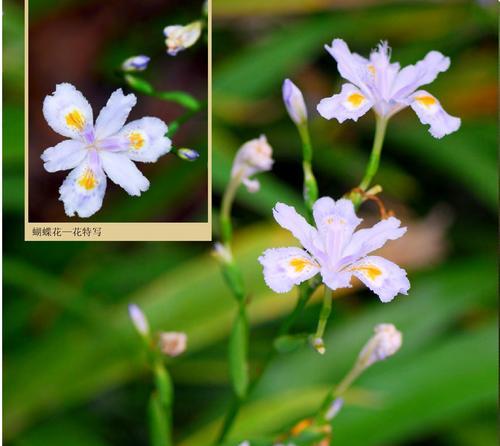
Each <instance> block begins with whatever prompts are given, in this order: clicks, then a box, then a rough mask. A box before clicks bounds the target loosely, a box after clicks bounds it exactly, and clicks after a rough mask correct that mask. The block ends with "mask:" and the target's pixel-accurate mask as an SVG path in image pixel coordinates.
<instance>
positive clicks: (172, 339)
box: [158, 331, 187, 356]
mask: <svg viewBox="0 0 500 446" xmlns="http://www.w3.org/2000/svg"><path fill="white" fill-rule="evenodd" d="M159 336H160V339H159V342H158V345H159V347H160V350H161V351H162V353H164V354H165V355H167V356H179V355H180V354H182V353H184V352H185V351H186V347H187V335H186V333H181V332H177V331H168V332H162V333H160V335H159Z"/></svg>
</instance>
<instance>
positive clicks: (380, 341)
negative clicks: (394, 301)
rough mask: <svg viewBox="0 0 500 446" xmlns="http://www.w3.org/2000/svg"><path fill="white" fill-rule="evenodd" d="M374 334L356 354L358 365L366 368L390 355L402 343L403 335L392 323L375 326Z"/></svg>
mask: <svg viewBox="0 0 500 446" xmlns="http://www.w3.org/2000/svg"><path fill="white" fill-rule="evenodd" d="M374 332H375V334H374V335H373V336H372V338H371V339H370V340H369V341H368V342H367V343H366V345H365V346H364V347H363V349H362V350H361V352H360V354H359V356H358V366H359V367H362V368H366V367H369V366H371V365H372V364H374V363H375V362H378V361H383V360H384V359H386V358H388V357H389V356H392V355H393V354H394V353H396V352H397V351H398V350H399V349H400V347H401V344H402V343H403V335H402V334H401V332H400V331H398V330H397V329H396V327H395V326H394V325H393V324H379V325H376V326H375V329H374Z"/></svg>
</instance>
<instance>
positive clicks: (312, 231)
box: [273, 203, 319, 255]
mask: <svg viewBox="0 0 500 446" xmlns="http://www.w3.org/2000/svg"><path fill="white" fill-rule="evenodd" d="M273 216H274V219H275V220H276V221H277V222H278V224H279V225H280V226H281V227H282V228H285V229H287V230H289V231H290V232H291V233H292V234H293V236H294V237H295V238H296V239H297V240H298V241H299V242H300V243H301V244H302V246H303V247H304V248H305V249H307V250H308V251H309V252H310V253H311V254H313V255H317V254H319V253H318V247H317V246H315V240H317V238H318V231H316V228H314V227H312V226H311V225H310V224H309V223H307V221H306V219H305V218H304V217H302V215H300V214H299V213H298V212H297V211H296V210H295V208H294V207H293V206H288V205H286V204H283V203H276V206H274V209H273Z"/></svg>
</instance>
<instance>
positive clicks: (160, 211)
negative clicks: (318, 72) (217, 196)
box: [26, 0, 210, 239]
mask: <svg viewBox="0 0 500 446" xmlns="http://www.w3.org/2000/svg"><path fill="white" fill-rule="evenodd" d="M26 6H27V7H28V8H29V9H28V11H29V13H28V19H29V23H28V32H27V49H28V50H27V60H26V63H27V67H28V69H27V73H26V74H27V78H26V88H27V90H26V91H27V95H26V109H27V112H28V114H27V117H26V119H27V123H26V124H27V129H26V132H27V133H26V135H27V144H26V155H27V156H26V163H27V169H28V176H27V179H26V180H27V201H28V203H27V209H28V222H29V223H36V224H37V225H38V226H39V227H38V230H39V231H40V230H41V231H43V227H44V226H45V224H47V223H89V222H91V223H184V222H208V220H209V189H210V183H209V157H210V152H209V137H208V136H209V133H208V132H209V129H208V115H209V113H208V99H209V51H208V28H209V23H208V21H209V20H208V14H209V4H208V3H207V2H205V3H203V2H202V1H201V0H197V1H194V0H193V1H187V2H180V1H148V2H139V1H135V0H127V1H124V2H115V1H111V2H68V3H65V4H58V3H43V2H36V1H35V2H27V3H26ZM65 229H66V228H65ZM36 231H37V228H36V226H32V228H31V234H30V235H32V236H34V238H35V239H36V236H43V234H37V232H36ZM131 231H136V232H141V230H140V228H137V227H135V228H134V229H132V227H131ZM130 237H133V235H132V234H131V235H130Z"/></svg>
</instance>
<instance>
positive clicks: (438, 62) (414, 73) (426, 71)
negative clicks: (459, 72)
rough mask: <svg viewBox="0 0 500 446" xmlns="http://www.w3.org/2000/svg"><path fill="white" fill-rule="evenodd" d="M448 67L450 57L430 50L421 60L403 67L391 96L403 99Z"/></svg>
mask: <svg viewBox="0 0 500 446" xmlns="http://www.w3.org/2000/svg"><path fill="white" fill-rule="evenodd" d="M449 67H450V59H449V58H448V57H445V56H444V55H443V54H441V53H440V52H439V51H430V52H429V53H427V55H426V56H425V57H424V59H423V60H421V61H419V62H417V63H416V64H415V65H408V66H406V67H404V68H403V69H402V70H401V71H400V72H399V74H398V76H397V77H396V79H395V81H394V84H393V86H392V93H391V96H392V97H393V98H394V99H396V100H397V99H403V98H405V97H406V96H408V95H410V94H411V93H413V92H414V91H415V90H416V89H417V88H419V87H421V86H422V85H427V84H430V83H431V82H433V81H434V80H435V79H436V78H437V76H438V74H439V73H442V72H444V71H446V70H447V69H448V68H449Z"/></svg>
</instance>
